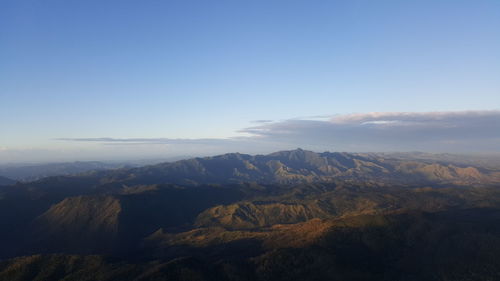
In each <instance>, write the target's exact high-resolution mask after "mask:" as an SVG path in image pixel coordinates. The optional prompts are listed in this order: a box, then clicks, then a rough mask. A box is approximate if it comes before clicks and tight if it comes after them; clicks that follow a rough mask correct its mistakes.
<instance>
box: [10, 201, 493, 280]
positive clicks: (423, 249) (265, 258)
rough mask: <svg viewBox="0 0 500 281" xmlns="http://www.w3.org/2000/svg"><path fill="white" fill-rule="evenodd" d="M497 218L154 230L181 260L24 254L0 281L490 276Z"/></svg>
mask: <svg viewBox="0 0 500 281" xmlns="http://www.w3.org/2000/svg"><path fill="white" fill-rule="evenodd" d="M499 222H500V212H499V210H494V209H467V210H461V211H444V212H437V213H421V212H414V213H405V214H394V215H363V216H355V217H348V218H340V219H333V220H320V219H313V220H310V221H308V222H305V223H298V224H292V225H277V226H274V227H272V228H264V229H262V230H260V231H251V232H250V231H238V232H234V231H229V233H228V231H226V230H224V229H206V230H196V231H190V232H188V233H180V234H175V235H168V234H163V233H156V234H154V235H153V237H151V238H150V240H152V241H162V242H163V243H166V244H168V247H171V248H173V249H172V250H170V252H172V251H174V252H177V254H180V255H183V257H177V258H174V257H172V258H168V256H166V253H162V255H163V257H164V258H155V259H151V260H135V261H131V260H123V259H116V258H104V257H102V256H79V255H61V254H58V255H35V256H27V257H20V258H15V259H11V260H6V261H4V262H1V263H0V280H9V281H17V280H89V281H90V280H95V281H98V280H106V281H112V280H259V281H260V280H262V281H264V280H265V281H267V280H367V281H368V280H370V281H372V280H381V281H382V280H401V281H410V280H430V281H433V280H436V281H437V280H484V281H486V280H498V277H500V262H499V259H498V253H499V251H500V228H499V227H498V225H500V224H499ZM173 246H175V247H173Z"/></svg>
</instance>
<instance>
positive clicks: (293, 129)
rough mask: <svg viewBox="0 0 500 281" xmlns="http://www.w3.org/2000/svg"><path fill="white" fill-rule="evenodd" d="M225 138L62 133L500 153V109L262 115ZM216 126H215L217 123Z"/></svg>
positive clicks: (239, 144)
mask: <svg viewBox="0 0 500 281" xmlns="http://www.w3.org/2000/svg"><path fill="white" fill-rule="evenodd" d="M259 121H260V122H256V123H257V124H256V125H255V126H252V127H248V128H244V129H241V130H240V131H239V132H240V133H245V134H246V135H247V136H245V137H238V138H227V139H169V138H62V139H59V140H64V141H78V142H98V143H103V144H108V145H116V144H167V145H171V146H173V147H176V146H177V147H179V148H180V147H186V146H197V147H198V148H199V150H200V151H203V149H205V150H206V149H211V150H212V151H214V153H220V152H230V151H239V152H246V153H259V152H262V153H264V152H268V151H273V150H276V149H289V148H294V147H302V148H307V149H313V150H317V151H318V150H330V151H380V152H382V151H428V152H455V153H469V152H500V111H498V110H492V111H457V112H373V113H361V114H348V115H335V116H330V118H324V116H322V119H314V118H312V119H311V118H298V119H289V120H283V121H271V120H259ZM214 129H215V130H216V128H214Z"/></svg>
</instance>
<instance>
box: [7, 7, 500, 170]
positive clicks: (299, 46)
mask: <svg viewBox="0 0 500 281" xmlns="http://www.w3.org/2000/svg"><path fill="white" fill-rule="evenodd" d="M499 77H500V1H497V0H490V1H486V0H475V1H461V0H449V1H447V0H418V1H417V0H415V1H395V0H394V1H387V0H380V1H371V0H365V1H356V0H345V1H335V0H328V1H317V0H309V1H296V0H266V1H260V0H252V1H244V0H230V1H217V0H214V1H206V0H199V1H194V0H179V1H159V0H155V1H153V0H144V1H137V0H135V1H127V0H120V1H114V0H109V1H108V0H86V1H76V0H57V1H56V0H36V1H35V0H0V163H7V162H43V161H74V160H114V159H124V160H125V159H139V158H161V157H173V156H182V155H192V156H197V155H213V154H218V153H225V152H236V151H238V152H244V153H267V152H271V151H274V150H282V149H290V148H295V147H302V148H307V149H311V150H315V151H324V150H329V151H417V150H418V151H428V152H460V153H466V152H467V153H472V152H474V153H476V152H481V153H490V152H495V153H498V152H500V133H497V132H500V125H499V124H500V112H499V110H500V79H499Z"/></svg>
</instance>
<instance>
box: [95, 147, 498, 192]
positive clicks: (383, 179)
mask: <svg viewBox="0 0 500 281" xmlns="http://www.w3.org/2000/svg"><path fill="white" fill-rule="evenodd" d="M102 180H103V181H104V182H121V183H128V184H140V183H142V184H144V183H147V184H154V183H175V184H182V185H197V184H207V183H216V184H228V183H243V182H255V183H279V184H293V183H312V182H334V181H336V180H354V181H363V182H366V181H373V182H377V183H386V184H387V183H388V184H419V185H420V184H425V183H433V184H438V183H439V184H461V185H470V184H493V183H500V170H493V169H487V168H482V167H477V166H476V167H475V166H469V165H457V164H452V163H446V162H437V161H429V160H422V159H411V158H405V159H401V158H395V157H392V158H391V157H384V156H382V155H379V154H360V153H339V152H335V153H331V152H324V153H315V152H312V151H305V150H302V149H297V150H292V151H281V152H276V153H272V154H269V155H256V156H251V155H246V154H239V153H231V154H225V155H220V156H214V157H205V158H193V159H189V160H181V161H177V162H173V163H163V164H157V165H152V166H145V167H140V168H134V169H120V170H116V171H110V172H107V173H105V174H103V179H102Z"/></svg>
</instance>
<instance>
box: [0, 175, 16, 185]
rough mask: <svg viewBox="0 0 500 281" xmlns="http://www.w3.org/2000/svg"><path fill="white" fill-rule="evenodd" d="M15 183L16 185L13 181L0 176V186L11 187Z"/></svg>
mask: <svg viewBox="0 0 500 281" xmlns="http://www.w3.org/2000/svg"><path fill="white" fill-rule="evenodd" d="M15 183H16V181H14V180H11V179H9V178H6V177H2V176H0V185H12V184H15Z"/></svg>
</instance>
